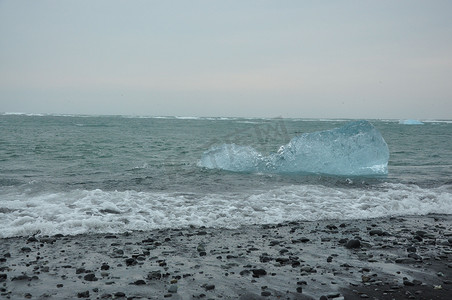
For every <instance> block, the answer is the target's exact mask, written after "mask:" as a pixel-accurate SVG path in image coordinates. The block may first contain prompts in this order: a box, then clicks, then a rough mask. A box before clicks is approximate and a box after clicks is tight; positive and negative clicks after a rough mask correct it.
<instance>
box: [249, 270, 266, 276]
mask: <svg viewBox="0 0 452 300" xmlns="http://www.w3.org/2000/svg"><path fill="white" fill-rule="evenodd" d="M251 272H253V277H260V276H264V275H267V271H265V270H264V269H253V270H251Z"/></svg>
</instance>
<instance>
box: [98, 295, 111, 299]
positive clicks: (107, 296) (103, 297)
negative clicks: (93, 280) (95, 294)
mask: <svg viewBox="0 0 452 300" xmlns="http://www.w3.org/2000/svg"><path fill="white" fill-rule="evenodd" d="M112 297H113V296H112V295H111V294H102V295H101V296H100V299H109V298H112Z"/></svg>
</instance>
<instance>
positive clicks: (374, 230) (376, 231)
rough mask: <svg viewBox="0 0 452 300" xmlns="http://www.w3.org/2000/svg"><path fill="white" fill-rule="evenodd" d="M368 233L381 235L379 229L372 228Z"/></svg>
mask: <svg viewBox="0 0 452 300" xmlns="http://www.w3.org/2000/svg"><path fill="white" fill-rule="evenodd" d="M369 234H370V235H378V236H382V235H383V231H382V230H380V229H372V230H371V231H369Z"/></svg>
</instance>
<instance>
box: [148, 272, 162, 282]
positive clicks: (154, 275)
mask: <svg viewBox="0 0 452 300" xmlns="http://www.w3.org/2000/svg"><path fill="white" fill-rule="evenodd" d="M147 278H148V279H149V280H156V279H161V278H162V273H161V272H160V271H151V272H149V273H148V277H147Z"/></svg>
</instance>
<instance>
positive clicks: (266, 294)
mask: <svg viewBox="0 0 452 300" xmlns="http://www.w3.org/2000/svg"><path fill="white" fill-rule="evenodd" d="M271 295H272V293H270V292H269V291H262V292H261V296H262V297H269V296H271Z"/></svg>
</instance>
